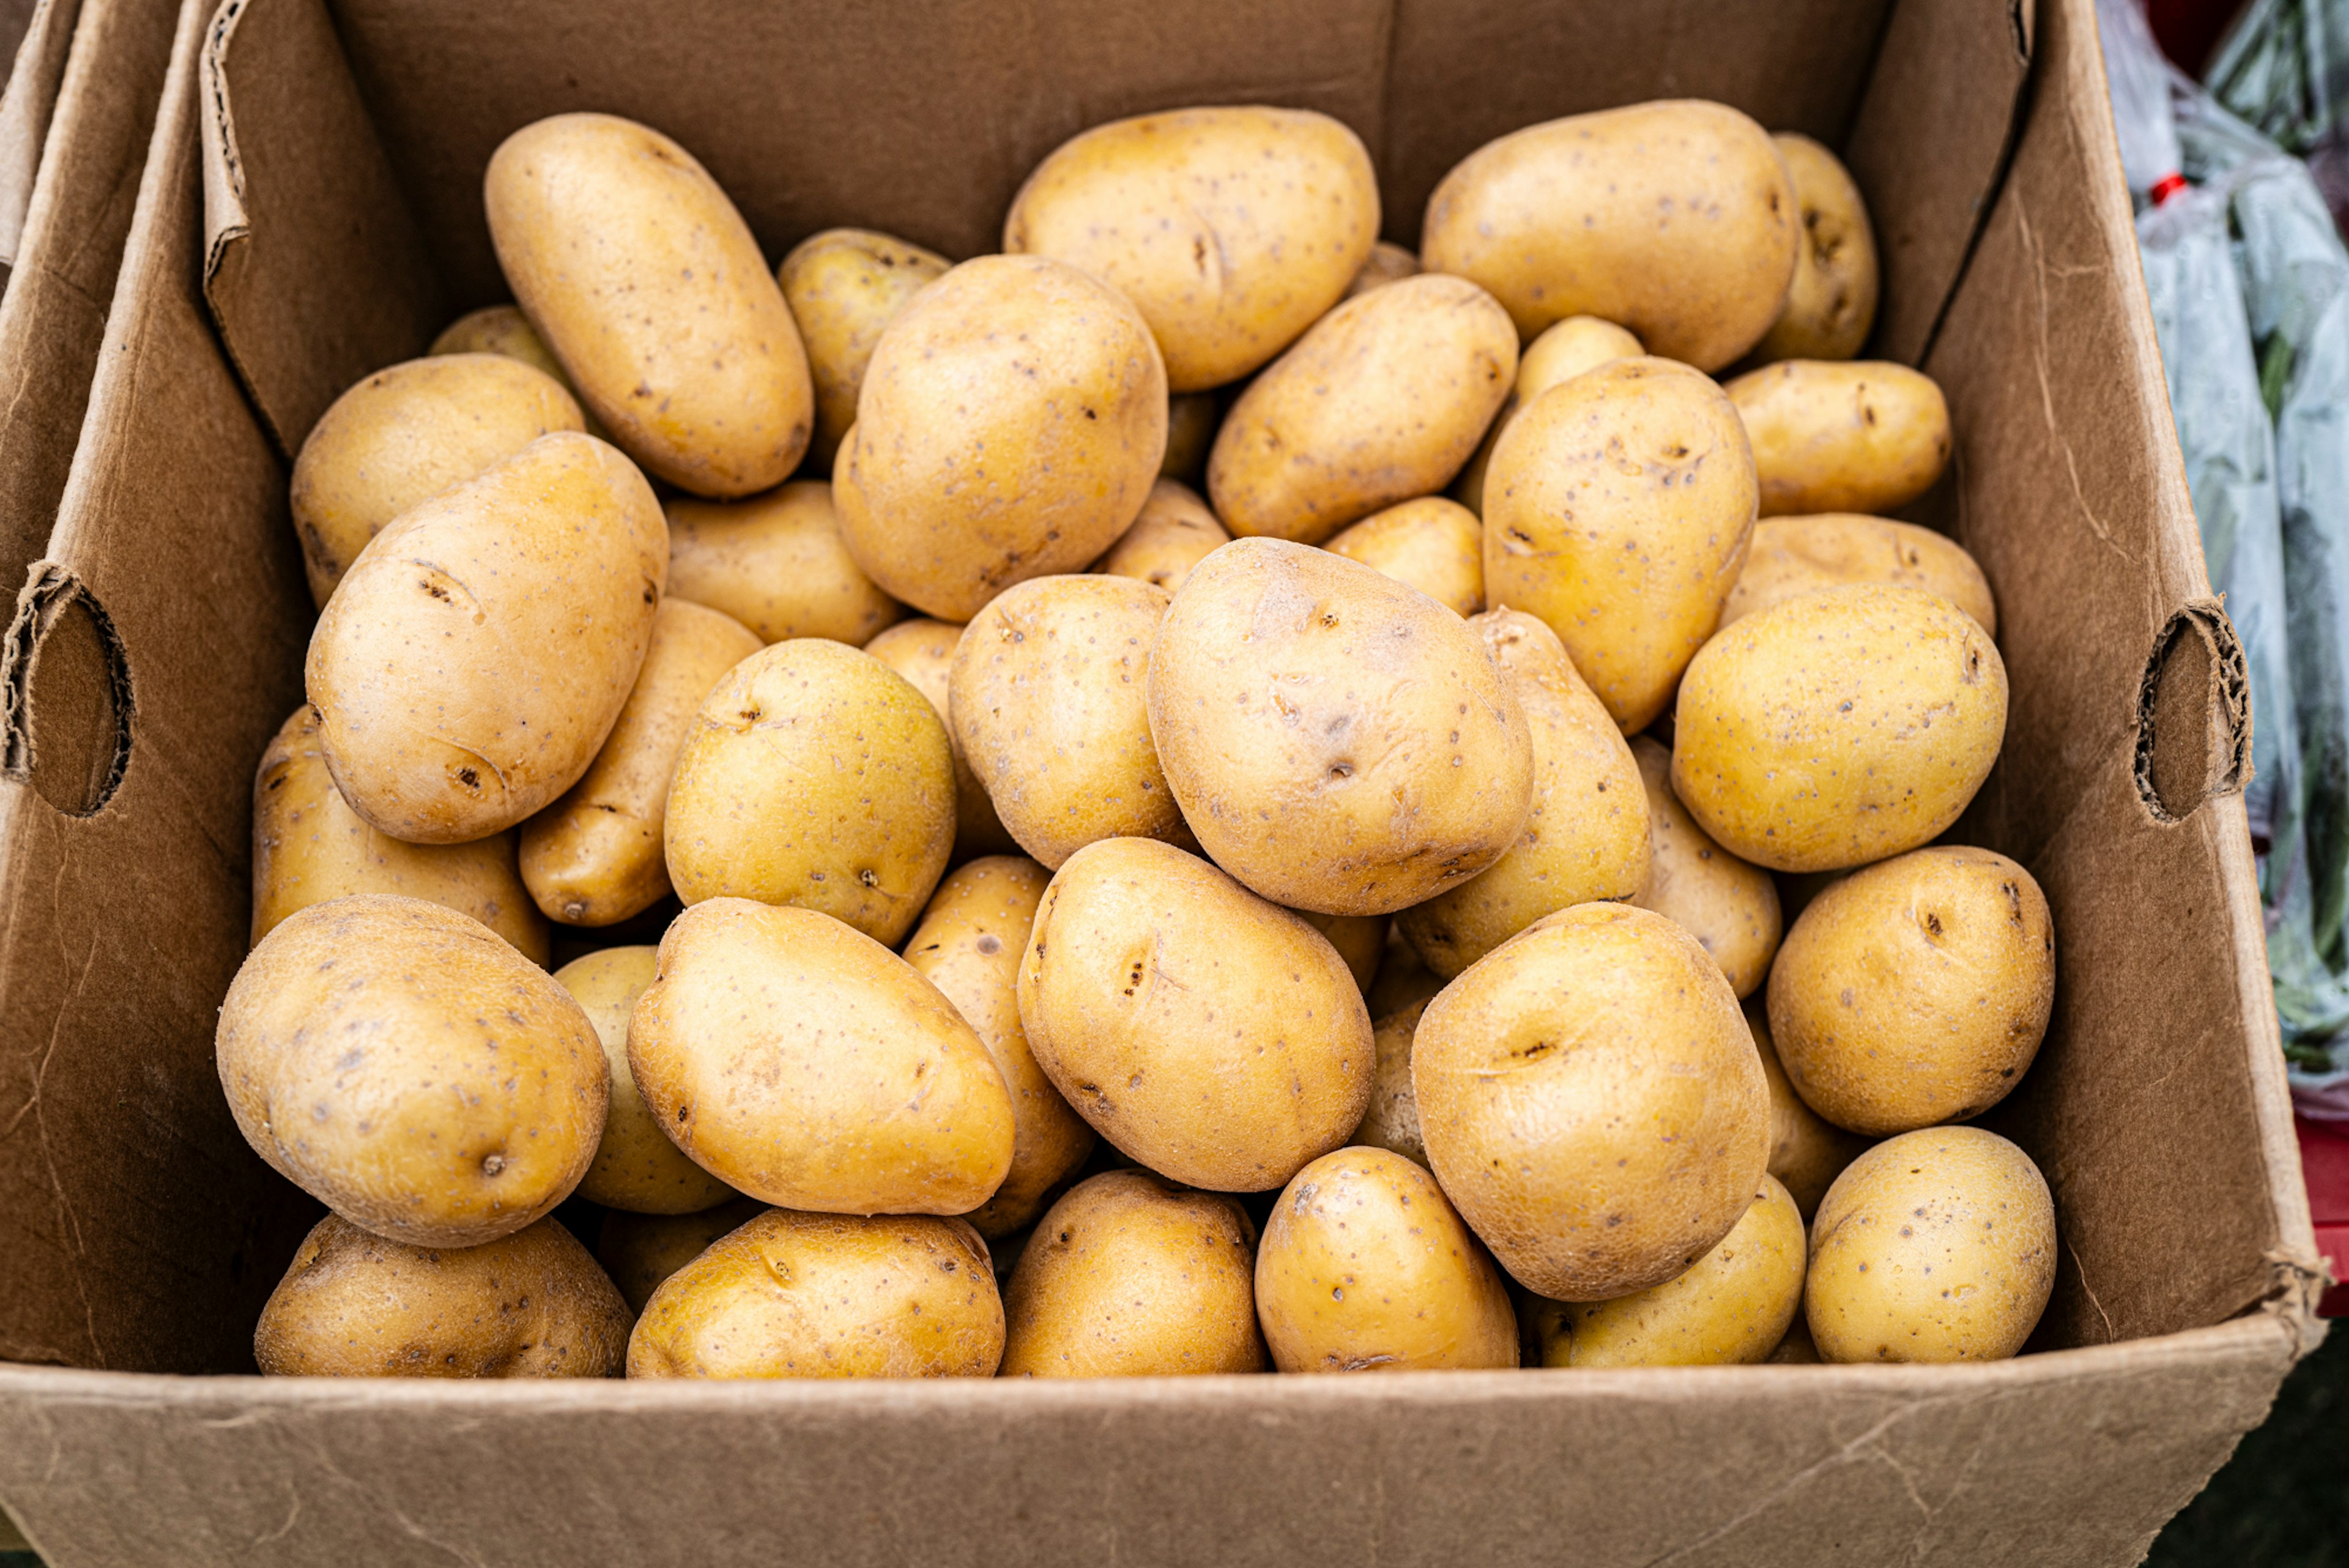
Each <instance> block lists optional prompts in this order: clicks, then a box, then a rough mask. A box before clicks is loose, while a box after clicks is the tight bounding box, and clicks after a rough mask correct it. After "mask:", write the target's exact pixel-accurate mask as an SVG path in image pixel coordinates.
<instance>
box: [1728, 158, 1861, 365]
mask: <svg viewBox="0 0 2349 1568" xmlns="http://www.w3.org/2000/svg"><path fill="white" fill-rule="evenodd" d="M1770 141H1771V144H1772V145H1773V146H1775V147H1776V148H1777V150H1778V156H1779V158H1781V159H1782V160H1784V161H1785V165H1786V177H1787V178H1788V179H1789V180H1791V181H1793V182H1794V185H1795V204H1796V205H1797V206H1798V207H1800V208H1801V209H1802V214H1803V243H1802V245H1801V248H1800V249H1798V250H1797V251H1796V252H1795V282H1794V286H1793V287H1792V288H1790V289H1788V290H1787V292H1786V307H1785V309H1784V310H1782V311H1780V312H1779V313H1778V319H1777V320H1776V321H1775V322H1774V323H1772V325H1771V327H1770V330H1769V331H1768V332H1766V333H1764V335H1763V337H1762V341H1761V342H1759V343H1756V344H1755V345H1754V358H1755V359H1757V360H1759V361H1762V362H1764V363H1765V364H1766V363H1769V362H1771V361H1774V360H1778V359H1848V358H1851V357H1852V356H1853V355H1855V354H1857V353H1858V352H1859V350H1860V346H1861V345H1862V344H1864V343H1866V342H1867V341H1868V331H1869V329H1870V328H1871V327H1874V326H1875V325H1876V290H1877V275H1876V231H1875V230H1874V229H1873V228H1872V227H1870V226H1869V223H1868V202H1867V201H1866V199H1865V198H1863V197H1862V196H1861V195H1860V193H1859V186H1858V184H1857V182H1854V181H1853V179H1852V177H1851V171H1849V170H1847V169H1846V168H1845V167H1844V166H1843V163H1842V161H1840V160H1838V159H1837V157H1836V155H1835V154H1834V153H1832V152H1829V151H1827V150H1826V148H1824V147H1822V146H1820V145H1819V144H1818V143H1817V142H1816V141H1813V140H1811V139H1810V138H1809V137H1807V136H1803V135H1800V134H1798V133H1796V132H1795V131H1791V130H1785V131H1780V132H1779V133H1778V134H1777V135H1775V136H1774V137H1772V138H1771V139H1770Z"/></svg>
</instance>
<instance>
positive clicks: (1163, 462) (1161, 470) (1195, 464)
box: [1127, 392, 1224, 593]
mask: <svg viewBox="0 0 2349 1568" xmlns="http://www.w3.org/2000/svg"><path fill="white" fill-rule="evenodd" d="M1223 422H1224V400H1223V399H1222V398H1220V397H1218V396H1216V394H1215V393H1213V392H1178V393H1176V394H1175V395H1174V396H1173V397H1171V398H1169V399H1167V400H1166V455H1165V456H1164V457H1162V458H1160V459H1159V460H1158V477H1159V478H1161V479H1174V480H1179V481H1181V482H1182V483H1185V484H1198V483H1203V482H1204V481H1205V480H1206V473H1207V449H1208V448H1210V447H1212V446H1214V445H1215V444H1216V426H1217V425H1220V424H1222V423H1223ZM1222 526H1223V524H1220V523H1218V524H1216V527H1217V528H1221V527H1222ZM1127 532H1129V533H1131V532H1132V530H1131V529H1129V530H1127ZM1127 575H1128V576H1131V575H1132V574H1131V573H1129V574H1127ZM1159 586H1160V587H1165V585H1164V584H1163V583H1162V584H1160V585H1159ZM1166 591H1167V592H1169V593H1172V592H1174V589H1172V588H1168V589H1167V590H1166Z"/></svg>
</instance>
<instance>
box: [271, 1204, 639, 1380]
mask: <svg viewBox="0 0 2349 1568" xmlns="http://www.w3.org/2000/svg"><path fill="white" fill-rule="evenodd" d="M629 1315H630V1314H629V1312H628V1305H627V1303H626V1302H624V1301H622V1300H621V1299H620V1293H619V1292H618V1291H616V1290H615V1289H614V1288H613V1286H612V1282H611V1281H610V1280H608V1279H606V1278H605V1277H604V1271H603V1270H601V1269H599V1268H597V1267H596V1266H595V1259H593V1258H591V1257H589V1256H588V1255H587V1249H586V1248H585V1247H583V1246H581V1245H580V1244H579V1243H578V1242H577V1241H575V1240H574V1239H573V1237H572V1234H571V1232H570V1231H565V1230H564V1228H563V1227H562V1226H561V1225H559V1224H557V1223H555V1222H554V1220H540V1221H538V1223H536V1224H534V1225H532V1226H530V1227H528V1228H527V1229H524V1230H522V1231H516V1232H515V1233H514V1234H512V1235H511V1236H507V1237H503V1238H502V1239H501V1240H498V1241H491V1242H487V1243H485V1244H483V1245H481V1246H479V1247H417V1246H410V1245H409V1244H408V1243H407V1242H405V1241H386V1240H385V1239H384V1238H382V1237H380V1236H371V1235H369V1234H367V1232H366V1231H362V1230H360V1229H359V1228H358V1227H357V1226H356V1225H353V1224H351V1223H350V1222H349V1221H347V1220H343V1219H340V1218H338V1217H337V1216H336V1215H332V1214H329V1215H327V1216H326V1218H325V1219H324V1220H319V1221H318V1223H317V1225H316V1228H315V1229H313V1230H312V1231H311V1232H310V1234H309V1235H308V1237H306V1238H305V1240H304V1241H303V1242H302V1246H301V1250H300V1251H296V1252H295V1254H294V1262H293V1265H292V1266H291V1267H289V1268H288V1269H287V1270H286V1271H285V1278H284V1279H283V1280H280V1281H279V1282H277V1288H276V1289H275V1290H274V1291H272V1292H271V1293H270V1294H269V1304H268V1305H266V1306H264V1307H263V1308H262V1309H261V1323H260V1324H259V1326H258V1327H256V1328H255V1329H254V1331H253V1358H254V1361H255V1362H256V1363H258V1364H259V1365H260V1367H261V1371H262V1374H263V1375H264V1376H270V1377H610V1376H614V1375H616V1373H618V1371H619V1370H620V1367H621V1364H622V1361H623V1359H624V1358H625V1357H626V1354H627V1348H628V1323H629Z"/></svg>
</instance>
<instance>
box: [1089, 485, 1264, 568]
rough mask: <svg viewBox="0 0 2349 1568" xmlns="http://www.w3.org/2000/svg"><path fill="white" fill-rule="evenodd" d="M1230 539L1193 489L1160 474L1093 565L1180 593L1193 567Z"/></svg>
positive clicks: (1226, 543)
mask: <svg viewBox="0 0 2349 1568" xmlns="http://www.w3.org/2000/svg"><path fill="white" fill-rule="evenodd" d="M1231 541H1232V536H1231V535H1229V534H1226V532H1224V525H1223V524H1221V523H1219V522H1217V521H1216V514H1214V513H1213V512H1210V511H1209V510H1207V504H1206V502H1204V501H1202V500H1200V499H1199V496H1198V493H1197V492H1195V491H1194V490H1193V489H1191V487H1190V486H1188V485H1186V484H1178V483H1175V482H1174V480H1171V479H1162V480H1160V481H1159V482H1158V483H1155V484H1154V485H1152V486H1151V487H1150V499H1149V500H1147V501H1145V502H1143V504H1142V514H1141V515H1140V516H1138V517H1136V518H1135V519H1134V520H1133V526H1132V527H1131V528H1128V529H1127V530H1126V531H1125V532H1124V533H1123V534H1121V535H1118V538H1117V543H1116V544H1114V545H1111V546H1110V547H1109V549H1108V550H1107V551H1106V552H1105V553H1104V554H1103V555H1102V558H1101V559H1100V560H1098V561H1095V562H1094V563H1093V564H1092V567H1091V570H1093V571H1096V572H1106V573H1108V574H1109V575H1110V576H1116V577H1133V578H1137V579H1139V580H1140V581H1142V582H1145V583H1150V584H1152V585H1154V586H1155V587H1162V588H1164V589H1165V590H1166V591H1167V592H1168V593H1169V594H1174V593H1179V592H1181V591H1182V587H1183V584H1184V583H1185V580H1187V579H1188V578H1189V577H1190V576H1191V568H1192V567H1194V566H1197V565H1198V564H1199V563H1200V562H1201V561H1204V560H1206V558H1207V557H1208V556H1210V555H1212V554H1214V553H1215V551H1216V550H1217V549H1219V548H1220V547H1222V546H1223V545H1228V544H1230V543H1231Z"/></svg>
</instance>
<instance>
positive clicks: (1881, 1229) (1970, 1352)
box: [1803, 1127, 2055, 1362]
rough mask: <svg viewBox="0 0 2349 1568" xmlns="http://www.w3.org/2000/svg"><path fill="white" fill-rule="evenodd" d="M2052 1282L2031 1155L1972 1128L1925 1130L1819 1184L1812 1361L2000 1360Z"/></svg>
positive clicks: (1809, 1298)
mask: <svg viewBox="0 0 2349 1568" xmlns="http://www.w3.org/2000/svg"><path fill="white" fill-rule="evenodd" d="M2054 1283H2055V1203H2054V1199H2053V1198H2052V1197H2051V1196H2050V1195H2049V1193H2048V1190H2047V1181H2046V1179H2045V1178H2044V1177H2043V1176H2041V1175H2040V1174H2039V1168H2038V1167H2037V1166H2036V1165H2033V1163H2032V1161H2031V1157H2030V1156H2029V1155H2027V1154H2025V1153H2023V1151H2022V1150H2021V1149H2019V1148H2017V1147H2014V1145H2013V1144H2011V1143H2009V1142H2007V1141H2006V1139H2004V1138H2002V1137H1999V1136H1998V1135H1997V1134H1996V1133H1994V1132H1988V1131H1985V1130H1984V1129H1982V1128H1981V1127H1928V1128H1926V1129H1924V1130H1922V1131H1920V1132H1911V1133H1903V1134H1901V1135H1900V1136H1899V1137H1891V1138H1887V1139H1885V1140H1884V1141H1883V1142H1882V1143H1880V1144H1878V1145H1877V1146H1876V1147H1874V1148H1871V1149H1869V1150H1868V1152H1867V1153H1866V1154H1863V1155H1861V1156H1860V1157H1859V1158H1857V1159H1855V1160H1853V1161H1852V1162H1851V1164H1850V1166H1849V1167H1848V1168H1846V1169H1845V1171H1844V1173H1843V1174H1842V1175H1841V1176H1838V1177H1837V1178H1836V1181H1835V1185H1834V1186H1833V1187H1830V1188H1828V1189H1827V1195H1826V1198H1825V1199H1823V1200H1821V1202H1820V1204H1819V1211H1818V1215H1817V1217H1816V1219H1814V1220H1812V1221H1811V1257H1810V1270H1809V1274H1808V1277H1807V1278H1806V1280H1805V1282H1804V1286H1803V1315H1804V1317H1805V1318H1806V1320H1807V1321H1808V1324H1809V1326H1810V1331H1811V1340H1812V1343H1813V1344H1814V1345H1816V1346H1817V1348H1818V1356H1819V1359H1820V1360H1822V1361H1925V1362H1934V1361H1996V1360H2001V1359H2003V1358H2004V1357H2006V1356H2010V1355H2014V1354H2015V1353H2016V1352H2017V1351H2020V1350H2021V1349H2022V1348H2023V1342H2024V1341H2025V1340H2027V1339H2029V1338H2030V1337H2031V1331H2032V1329H2033V1328H2034V1327H2036V1326H2037V1324H2038V1323H2039V1314H2041V1313H2042V1312H2044V1311H2045V1310H2046V1307H2047V1296H2048V1293H2049V1292H2050V1291H2051V1290H2052V1289H2054Z"/></svg>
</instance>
